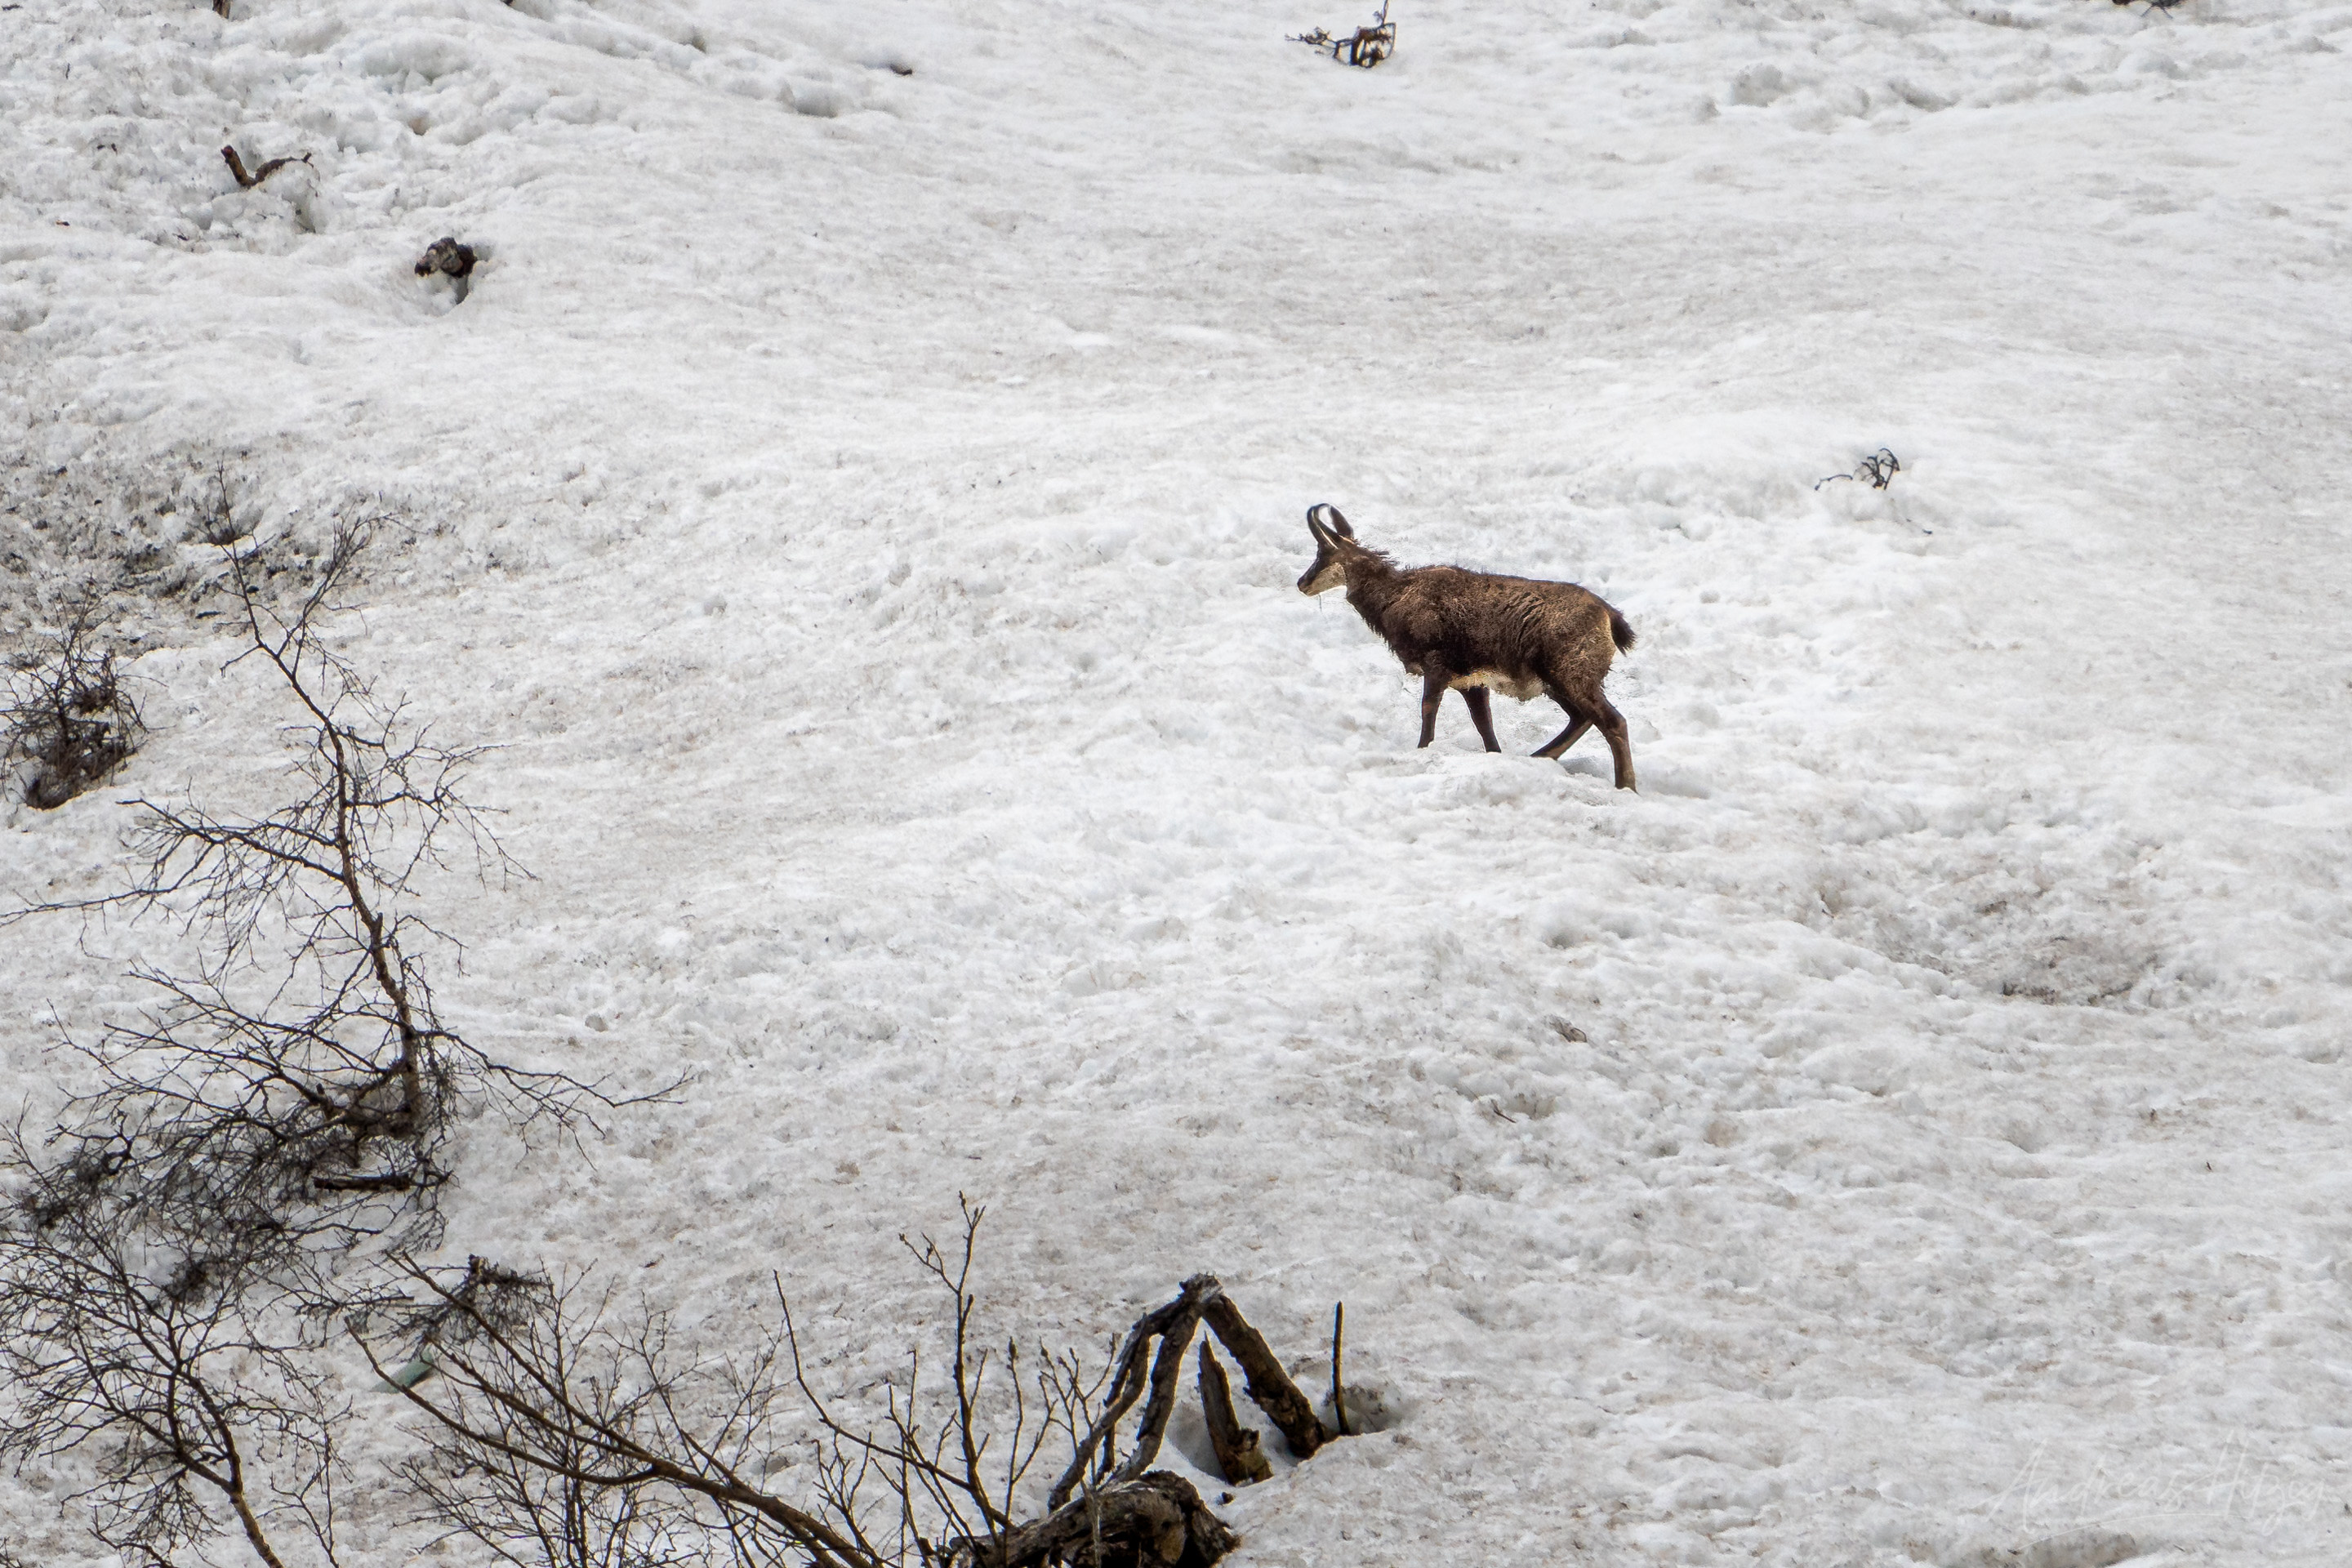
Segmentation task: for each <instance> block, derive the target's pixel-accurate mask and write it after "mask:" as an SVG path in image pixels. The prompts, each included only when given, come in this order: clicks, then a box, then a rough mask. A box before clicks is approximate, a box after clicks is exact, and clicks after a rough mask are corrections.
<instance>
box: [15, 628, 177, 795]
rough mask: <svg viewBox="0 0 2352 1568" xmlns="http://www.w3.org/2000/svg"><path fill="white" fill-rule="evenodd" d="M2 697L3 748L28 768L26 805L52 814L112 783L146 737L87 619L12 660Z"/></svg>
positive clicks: (111, 656)
mask: <svg viewBox="0 0 2352 1568" xmlns="http://www.w3.org/2000/svg"><path fill="white" fill-rule="evenodd" d="M11 665H12V668H10V669H9V671H8V675H7V680H6V685H5V694H0V740H5V750H6V754H7V756H8V757H9V758H10V759H11V760H13V761H17V762H21V763H29V764H30V775H29V777H27V778H26V780H25V802H26V805H31V806H34V807H36V808H37V809H39V810H42V811H53V810H55V809H56V808H57V807H58V806H60V805H64V804H65V803H66V802H68V801H69V800H71V799H73V797H74V796H76V795H80V794H82V793H84V792H85V791H87V790H89V789H93V788H95V787H96V786H98V785H99V784H103V783H105V782H106V781H107V780H108V779H110V778H111V777H113V776H114V773H115V771H116V770H117V769H119V768H121V766H122V764H123V763H125V762H127V761H129V760H130V758H131V753H132V752H136V751H137V750H138V749H139V742H140V739H141V737H142V736H143V735H144V734H145V733H146V726H145V725H144V724H143V723H142V722H141V721H140V717H139V706H138V704H137V703H136V702H135V701H133V700H131V693H130V691H129V690H128V689H127V688H126V682H125V680H124V679H123V677H122V675H121V672H120V671H119V670H117V669H116V668H115V663H114V649H113V648H111V647H107V646H106V645H105V644H104V643H103V642H102V641H100V638H99V637H98V636H97V635H96V634H95V633H94V632H93V631H92V630H91V628H90V625H89V618H88V617H87V616H75V617H74V618H73V619H72V620H70V621H68V623H67V624H66V626H65V627H64V628H63V629H62V630H60V631H57V632H53V633H51V634H49V635H48V636H47V637H39V638H37V640H36V641H35V642H34V644H33V646H32V647H28V648H27V649H26V650H25V651H24V652H22V653H20V654H19V655H18V656H17V657H16V658H15V659H13V660H11Z"/></svg>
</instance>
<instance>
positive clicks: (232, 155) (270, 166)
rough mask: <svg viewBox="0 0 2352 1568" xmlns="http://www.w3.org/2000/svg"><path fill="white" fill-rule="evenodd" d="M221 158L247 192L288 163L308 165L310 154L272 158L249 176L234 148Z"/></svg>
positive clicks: (227, 149) (224, 151) (223, 149)
mask: <svg viewBox="0 0 2352 1568" xmlns="http://www.w3.org/2000/svg"><path fill="white" fill-rule="evenodd" d="M221 15H222V16H227V15H228V13H227V12H226V10H224V11H223V12H222V13H221ZM221 158H222V161H223V162H225V163H227V164H228V172H229V173H230V174H234V175H236V183H237V187H238V188H239V189H240V190H247V191H249V190H251V189H253V187H254V186H256V185H257V184H261V182H262V181H264V180H266V179H268V178H269V176H270V175H272V174H276V173H278V170H280V169H282V168H284V167H286V165H287V164H289V163H309V162H310V153H303V154H302V155H301V156H300V157H299V158H272V159H270V160H269V162H268V163H264V164H262V165H261V167H260V168H258V169H256V170H254V171H253V172H252V173H251V174H247V173H246V169H245V160H244V159H242V158H240V157H238V156H237V155H236V148H235V147H224V148H222V149H221Z"/></svg>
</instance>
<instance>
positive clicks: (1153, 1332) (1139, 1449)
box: [1045, 1274, 1263, 1509]
mask: <svg viewBox="0 0 2352 1568" xmlns="http://www.w3.org/2000/svg"><path fill="white" fill-rule="evenodd" d="M1223 1294H1224V1287H1223V1286H1222V1285H1220V1284H1219V1283H1217V1280H1216V1278H1215V1276H1213V1275H1209V1274H1195V1275H1194V1276H1192V1279H1187V1280H1185V1281H1184V1287H1183V1289H1182V1291H1181V1293H1180V1294H1179V1295H1178V1296H1177V1298H1176V1299H1175V1300H1172V1301H1171V1302H1169V1303H1168V1304H1167V1305H1166V1306H1164V1307H1159V1308H1155V1309H1154V1310H1151V1311H1149V1312H1146V1313H1145V1314H1144V1315H1143V1316H1142V1317H1140V1318H1138V1319H1137V1320H1136V1322H1135V1327H1133V1328H1132V1329H1129V1331H1128V1333H1127V1342H1126V1343H1125V1344H1123V1345H1121V1346H1120V1347H1119V1352H1118V1360H1117V1361H1116V1362H1115V1363H1112V1372H1111V1385H1110V1397H1109V1399H1108V1401H1106V1402H1105V1404H1104V1405H1103V1412H1102V1415H1101V1416H1100V1417H1098V1418H1097V1420H1096V1422H1095V1424H1094V1425H1093V1426H1091V1427H1090V1428H1088V1429H1087V1435H1086V1436H1084V1437H1082V1438H1080V1439H1079V1440H1078V1442H1077V1444H1076V1448H1075V1451H1074V1452H1073V1453H1072V1455H1071V1457H1070V1468H1068V1469H1066V1470H1065V1471H1063V1472H1062V1479H1060V1480H1057V1481H1055V1483H1054V1489H1053V1490H1052V1491H1051V1492H1049V1493H1048V1494H1046V1499H1045V1501H1046V1506H1048V1507H1049V1508H1055V1509H1059V1508H1060V1507H1061V1506H1062V1505H1063V1504H1064V1503H1066V1502H1067V1501H1069V1500H1070V1497H1071V1494H1072V1493H1074V1492H1076V1490H1077V1489H1078V1483H1079V1482H1081V1481H1082V1480H1084V1479H1086V1474H1087V1467H1088V1466H1089V1465H1091V1464H1093V1463H1094V1462H1095V1456H1096V1454H1097V1452H1098V1451H1099V1452H1101V1453H1102V1455H1103V1466H1104V1467H1105V1468H1107V1467H1108V1460H1109V1454H1110V1449H1109V1448H1108V1447H1105V1445H1106V1444H1110V1445H1112V1446H1114V1447H1115V1446H1116V1444H1117V1442H1118V1424H1119V1422H1120V1420H1121V1419H1123V1418H1124V1417H1125V1416H1126V1415H1127V1413H1128V1411H1129V1410H1130V1409H1132V1408H1133V1407H1134V1405H1135V1402H1136V1400H1138V1399H1139V1398H1140V1397H1142V1394H1143V1391H1144V1388H1145V1386H1146V1379H1145V1376H1144V1352H1146V1351H1148V1350H1149V1349H1150V1344H1151V1342H1152V1341H1153V1340H1155V1339H1157V1340H1160V1341H1162V1345H1161V1349H1160V1359H1159V1361H1158V1363H1155V1364H1154V1365H1153V1366H1152V1368H1151V1373H1150V1384H1149V1385H1150V1390H1151V1399H1150V1403H1149V1404H1147V1405H1145V1406H1144V1410H1143V1425H1142V1426H1141V1428H1140V1429H1139V1431H1138V1432H1137V1433H1136V1444H1135V1452H1134V1454H1133V1456H1132V1457H1130V1458H1129V1460H1128V1462H1127V1463H1126V1464H1125V1465H1123V1466H1121V1467H1120V1468H1119V1472H1118V1477H1117V1479H1119V1480H1132V1479H1135V1478H1136V1477H1138V1476H1139V1475H1141V1474H1142V1473H1143V1467H1144V1466H1145V1465H1147V1464H1149V1463H1150V1462H1151V1457H1152V1456H1153V1455H1155V1454H1157V1453H1158V1452H1159V1451H1160V1434H1161V1432H1162V1431H1163V1430H1165V1429H1166V1427H1167V1425H1168V1416H1169V1413H1170V1412H1171V1410H1173V1409H1174V1408H1175V1403H1176V1378H1177V1374H1178V1373H1180V1372H1181V1370H1182V1368H1183V1357H1184V1350H1185V1347H1186V1346H1187V1345H1189V1344H1191V1343H1192V1331H1193V1329H1194V1328H1195V1327H1196V1326H1197V1325H1198V1324H1199V1323H1200V1321H1201V1315H1202V1311H1203V1310H1205V1309H1206V1308H1207V1307H1208V1306H1209V1305H1210V1304H1211V1303H1212V1302H1215V1301H1219V1300H1223ZM1240 1317H1241V1314H1240V1313H1238V1312H1235V1313H1234V1319H1235V1321H1239V1319H1240ZM1260 1343H1261V1344H1262V1343H1263V1341H1261V1342H1260ZM1170 1347H1173V1351H1174V1353H1173V1355H1172V1356H1171V1354H1170V1353H1169V1352H1170Z"/></svg>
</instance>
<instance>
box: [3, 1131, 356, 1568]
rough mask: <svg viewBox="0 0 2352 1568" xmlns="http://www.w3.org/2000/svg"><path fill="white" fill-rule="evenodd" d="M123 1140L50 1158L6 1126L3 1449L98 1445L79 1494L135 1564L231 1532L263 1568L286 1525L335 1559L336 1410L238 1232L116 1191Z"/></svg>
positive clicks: (41, 1451)
mask: <svg viewBox="0 0 2352 1568" xmlns="http://www.w3.org/2000/svg"><path fill="white" fill-rule="evenodd" d="M123 1153H124V1145H123V1144H122V1143H121V1142H116V1143H113V1144H105V1143H101V1142H97V1141H91V1142H85V1143H83V1144H82V1145H80V1146H79V1147H78V1148H77V1149H76V1150H75V1152H74V1154H73V1157H71V1158H68V1159H67V1160H64V1161H54V1162H46V1163H45V1162H44V1161H43V1160H41V1159H40V1158H39V1157H38V1154H37V1151H35V1150H33V1149H31V1148H29V1147H28V1146H27V1145H26V1142H25V1141H24V1139H23V1138H22V1136H21V1135H20V1134H19V1133H17V1132H16V1131H13V1130H11V1131H6V1132H5V1133H0V1178H5V1179H6V1180H8V1181H9V1183H10V1184H11V1185H12V1187H13V1188H14V1193H13V1198H14V1201H13V1202H12V1203H11V1204H10V1205H9V1207H8V1209H7V1211H6V1213H5V1215H0V1322H5V1324H6V1325H7V1331H6V1332H5V1333H0V1455H5V1456H7V1457H10V1458H15V1459H16V1460H18V1461H19V1462H22V1461H23V1460H25V1459H27V1458H36V1457H53V1456H57V1455H60V1454H64V1453H67V1452H68V1451H71V1450H76V1449H84V1448H90V1449H94V1450H95V1451H96V1452H97V1454H98V1456H99V1465H98V1479H97V1480H96V1481H95V1483H94V1484H93V1485H91V1486H90V1487H89V1489H88V1490H87V1491H85V1492H84V1493H82V1494H80V1496H79V1498H78V1499H77V1500H79V1501H85V1502H87V1503H89V1505H90V1514H89V1518H90V1521H91V1528H92V1530H93V1531H94V1532H95V1533H96V1534H97V1536H98V1538H99V1539H100V1541H101V1542H105V1544H106V1545H107V1546H109V1547H110V1548H111V1549H113V1550H114V1551H116V1552H120V1553H121V1554H122V1556H123V1560H124V1561H125V1562H126V1563H149V1564H162V1563H168V1562H169V1561H170V1559H171V1557H172V1555H173V1552H176V1551H177V1550H179V1549H180V1548H183V1547H185V1546H190V1545H195V1544H199V1543H201V1542H205V1541H206V1540H209V1539H211V1538H213V1537H214V1536H216V1535H218V1534H221V1533H223V1532H224V1531H225V1530H226V1528H228V1527H227V1526H226V1524H225V1523H224V1521H222V1519H221V1518H220V1516H219V1513H218V1511H217V1510H216V1509H215V1504H218V1505H225V1506H226V1510H227V1512H228V1513H229V1515H230V1516H231V1518H233V1519H234V1521H235V1527H234V1528H235V1529H236V1531H238V1532H239V1533H241V1534H242V1535H243V1536H244V1537H245V1539H246V1540H247V1542H249V1543H250V1544H251V1545H252V1547H253V1549H254V1551H255V1552H257V1554H258V1555H259V1556H260V1557H261V1559H262V1561H263V1562H265V1563H268V1564H270V1568H285V1562H286V1559H285V1557H284V1556H283V1555H282V1553H281V1550H280V1546H279V1542H280V1541H281V1540H282V1539H283V1538H284V1537H285V1536H286V1534H287V1533H288V1532H289V1531H293V1532H297V1533H299V1535H301V1536H304V1537H307V1538H308V1539H310V1541H311V1542H315V1543H316V1545H317V1546H318V1547H319V1549H320V1552H321V1554H322V1555H324V1556H325V1557H326V1558H328V1559H329V1560H330V1561H331V1560H332V1557H333V1552H334V1548H333V1530H334V1510H333V1501H332V1500H333V1480H334V1476H335V1472H336V1471H337V1469H338V1468H339V1461H338V1458H337V1456H336V1452H335V1447H334V1436H333V1433H334V1426H335V1423H336V1421H337V1420H338V1419H339V1418H340V1415H341V1412H340V1411H338V1410H337V1409H336V1408H335V1407H334V1406H333V1405H331V1402H330V1401H329V1399H328V1398H327V1396H326V1394H325V1389H324V1385H323V1384H322V1383H321V1382H320V1379H318V1378H317V1377H316V1376H315V1375H313V1374H312V1373H310V1371H309V1370H308V1369H307V1368H306V1365H305V1363H304V1360H303V1357H302V1355H301V1353H300V1352H301V1351H302V1349H303V1339H304V1336H303V1335H302V1333H301V1332H300V1328H299V1320H298V1319H297V1317H296V1316H295V1315H294V1314H293V1313H292V1311H291V1304H290V1302H289V1299H288V1297H287V1295H286V1294H285V1293H284V1292H282V1291H269V1290H260V1289H256V1288H255V1287H256V1281H255V1279H254V1278H253V1276H252V1274H251V1271H250V1268H249V1265H250V1263H251V1261H252V1259H251V1258H250V1256H249V1255H243V1249H240V1248H239V1247H237V1246H236V1244H235V1243H236V1238H235V1237H222V1236H219V1235H215V1236H212V1237H205V1238H188V1237H172V1236H171V1235H169V1234H168V1233H163V1232H160V1231H159V1230H158V1229H157V1228H156V1227H155V1226H152V1225H150V1224H147V1223H145V1222H144V1221H143V1220H142V1217H141V1216H140V1215H138V1214H136V1213H135V1212H132V1209H131V1207H130V1206H128V1205H124V1204H122V1203H121V1202H119V1201H114V1199H113V1197H112V1194H111V1191H110V1184H111V1181H112V1178H113V1177H114V1176H115V1175H117V1174H118V1173H120V1171H121V1163H120V1162H121V1158H122V1156H123Z"/></svg>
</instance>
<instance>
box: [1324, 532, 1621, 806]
mask: <svg viewBox="0 0 2352 1568" xmlns="http://www.w3.org/2000/svg"><path fill="white" fill-rule="evenodd" d="M1307 531H1308V532H1309V533H1312V534H1313V535H1314V536H1315V564H1314V565H1312V566H1309V567H1308V568H1307V574H1306V575H1305V576H1303V577H1301V578H1299V579H1298V591H1299V592H1300V593H1302V594H1308V595H1313V594H1322V593H1328V592H1329V591H1330V590H1331V589H1333V588H1340V587H1344V588H1346V589H1347V590H1348V603H1349V604H1350V605H1354V606H1355V610H1356V614H1358V615H1360V616H1363V617H1364V624H1365V625H1366V626H1370V627H1371V628H1372V630H1374V631H1376V632H1378V633H1379V634H1380V635H1381V641H1383V642H1385V643H1387V644H1388V645H1389V648H1390V651H1391V652H1392V653H1394V654H1395V655H1396V656H1397V658H1399V659H1401V660H1402V661H1403V663H1404V668H1405V671H1406V673H1408V674H1411V675H1418V676H1419V677H1421V743H1422V744H1423V745H1424V746H1426V745H1428V744H1429V742H1431V741H1433V740H1434V739H1435V738H1436V735H1437V710H1438V706H1439V704H1441V703H1442V702H1444V700H1445V694H1446V692H1448V691H1449V690H1451V691H1459V692H1460V693H1462V700H1463V701H1465V702H1466V703H1468V704H1469V706H1470V719H1471V721H1472V722H1473V723H1475V724H1476V725H1477V726H1478V738H1479V739H1480V740H1482V741H1484V742H1486V749H1487V750H1488V751H1490V752H1499V751H1501V750H1502V749H1503V748H1502V744H1501V742H1497V741H1496V739H1495V721H1494V717H1493V715H1492V714H1491V713H1489V712H1488V710H1487V693H1488V692H1489V691H1499V692H1501V693H1503V694H1504V695H1505V696H1507V697H1516V698H1517V699H1518V700H1520V701H1522V702H1525V701H1526V700H1528V699H1529V698H1531V697H1533V696H1535V695H1536V693H1538V692H1539V691H1540V692H1543V693H1545V694H1546V695H1548V696H1549V697H1550V699H1551V700H1553V701H1555V702H1557V703H1559V705H1560V706H1561V707H1562V708H1564V709H1566V710H1568V717H1569V725H1568V728H1567V729H1565V730H1562V731H1560V732H1559V734H1557V735H1554V736H1553V737H1552V738H1551V739H1550V741H1549V742H1546V743H1545V744H1544V745H1543V746H1542V747H1541V748H1540V749H1538V751H1537V752H1536V755H1537V756H1538V757H1557V756H1559V754H1560V753H1561V752H1565V751H1567V750H1568V749H1569V748H1570V746H1573V745H1574V744H1576V742H1578V741H1580V740H1581V739H1582V738H1583V735H1584V732H1585V731H1587V730H1590V729H1593V728H1595V727H1598V728H1599V730H1600V731H1601V734H1602V736H1604V737H1605V738H1606V739H1607V740H1608V742H1609V754H1610V756H1611V758H1612V760H1613V761H1614V762H1615V763H1616V765H1617V787H1618V788H1619V789H1632V788H1633V745H1632V743H1631V742H1629V741H1628V740H1627V739H1626V735H1625V720H1624V717H1623V715H1622V714H1620V713H1619V712H1618V711H1617V710H1616V709H1614V708H1612V707H1611V706H1610V704H1609V699H1607V698H1606V697H1604V696H1602V695H1601V678H1602V677H1604V676H1606V675H1607V674H1608V673H1609V662H1610V660H1611V659H1612V658H1615V657H1616V653H1617V650H1618V649H1619V648H1630V647H1633V627H1632V626H1629V625H1628V624H1627V623H1626V620H1625V617H1624V616H1621V615H1619V614H1618V613H1617V612H1616V611H1615V610H1614V609H1612V607H1610V605H1607V604H1606V603H1604V602H1602V600H1601V598H1600V597H1599V596H1598V595H1593V594H1590V593H1587V592H1586V591H1585V590H1584V589H1582V588H1580V587H1578V586H1577V585H1576V584H1573V583H1545V582H1540V581H1538V580H1536V579H1534V578H1530V577H1498V576H1496V575H1494V574H1490V573H1486V572H1465V571H1464V570H1463V569H1462V568H1461V567H1459V566H1415V567H1412V568H1410V569H1409V570H1408V569H1400V568H1399V567H1398V565H1397V564H1396V563H1395V562H1394V561H1391V559H1390V558H1389V557H1388V556H1386V555H1384V554H1382V553H1381V552H1379V551H1377V550H1368V549H1366V548H1365V547H1364V546H1363V545H1361V544H1359V543H1357V542H1356V531H1355V530H1353V529H1351V528H1349V526H1348V520H1347V519H1346V518H1344V517H1341V516H1340V515H1339V509H1338V508H1336V507H1333V506H1331V505H1329V504H1328V503H1324V504H1320V505H1317V506H1311V507H1309V508H1307Z"/></svg>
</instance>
